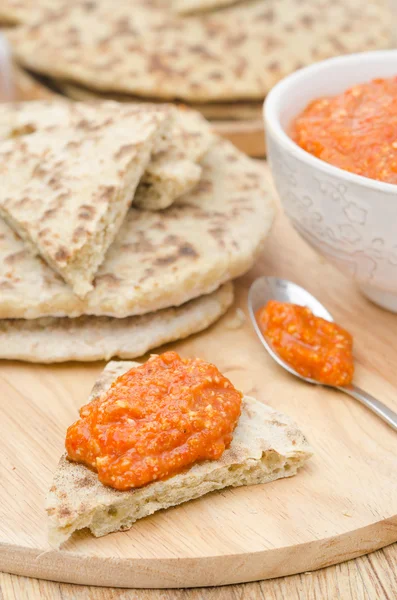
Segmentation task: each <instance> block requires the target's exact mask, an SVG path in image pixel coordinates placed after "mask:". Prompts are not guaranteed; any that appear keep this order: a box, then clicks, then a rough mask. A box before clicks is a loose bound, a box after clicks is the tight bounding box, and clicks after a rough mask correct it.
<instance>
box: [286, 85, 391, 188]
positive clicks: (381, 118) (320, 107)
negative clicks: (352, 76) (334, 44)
mask: <svg viewBox="0 0 397 600" xmlns="http://www.w3.org/2000/svg"><path fill="white" fill-rule="evenodd" d="M291 133H292V138H293V139H294V141H295V142H296V143H297V144H298V145H299V146H300V147H301V148H303V149H304V150H306V151H307V152H310V154H313V156H316V157H317V158H320V159H321V160H324V161H325V162H328V163H330V164H331V165H334V166H336V167H340V168H341V169H344V170H345V171H350V172H351V173H356V174H357V175H362V176H364V177H369V178H371V179H378V180H379V181H385V182H387V183H397V77H393V78H391V79H374V80H373V81H371V82H370V83H363V84H360V85H355V86H354V87H352V88H350V89H348V90H347V91H346V92H344V93H343V94H339V95H338V96H334V97H325V98H319V99H318V100H314V101H313V102H311V103H310V104H309V105H308V106H307V108H305V110H304V111H303V113H302V114H301V115H300V116H299V117H298V118H297V119H296V120H295V122H294V125H293V128H292V132H291Z"/></svg>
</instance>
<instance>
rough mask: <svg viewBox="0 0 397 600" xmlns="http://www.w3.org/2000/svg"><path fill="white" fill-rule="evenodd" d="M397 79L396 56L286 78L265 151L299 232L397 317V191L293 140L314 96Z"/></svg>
mask: <svg viewBox="0 0 397 600" xmlns="http://www.w3.org/2000/svg"><path fill="white" fill-rule="evenodd" d="M394 75H397V50H386V51H379V52H365V53H361V54H351V55H349V56H341V57H338V58H333V59H330V60H325V61H322V62H320V63H317V64H315V65H312V66H310V67H306V68H304V69H301V70H300V71H297V72H296V73H294V74H292V75H290V76H288V77H286V78H285V79H283V80H282V81H281V82H280V83H279V84H278V85H276V86H275V87H274V88H273V90H272V91H271V92H270V94H269V95H268V97H267V99H266V102H265V106H264V118H265V129H266V138H267V152H268V157H269V162H270V167H271V170H272V174H273V178H274V181H275V184H276V187H277V191H278V193H279V195H280V197H281V200H282V203H283V205H284V208H285V210H286V212H287V214H288V216H289V217H290V219H291V221H292V223H293V225H294V226H295V228H296V229H297V230H298V231H299V233H300V234H301V235H302V236H303V237H304V238H305V239H306V240H307V241H308V242H309V243H310V244H311V245H312V246H313V247H314V248H316V249H317V250H318V251H319V252H320V253H321V254H323V255H324V256H325V257H326V258H327V259H329V260H330V261H331V262H332V263H334V264H335V265H336V266H337V267H339V268H340V270H341V271H343V272H345V273H346V274H349V275H351V276H352V277H353V278H354V279H355V281H356V282H357V283H358V285H359V286H360V288H361V290H362V292H363V293H364V294H365V295H366V296H367V297H368V298H370V299H371V300H372V301H373V302H376V303H377V304H379V305H380V306H382V307H384V308H387V309H389V310H392V311H394V312H397V185H394V184H390V183H382V182H379V181H374V180H372V179H367V178H366V177H361V176H360V175H355V174H352V173H348V172H347V171H343V170H342V169H339V168H338V167H334V166H332V165H329V164H328V163H326V162H324V161H322V160H320V159H318V158H315V157H314V156H312V155H311V154H309V153H308V152H305V150H302V148H300V147H299V146H298V145H297V144H295V142H293V141H292V139H291V138H290V137H289V135H288V130H289V126H290V124H291V122H292V121H293V119H294V118H295V117H296V116H297V115H298V114H299V113H300V112H301V111H302V110H303V109H304V108H305V107H306V106H307V104H308V103H309V102H310V101H311V100H314V99H316V98H319V97H321V96H327V95H335V94H339V93H341V92H343V91H344V90H346V89H348V88H349V87H351V86H352V85H355V84H357V83H363V82H366V81H371V80H372V79H374V78H376V77H392V76H394Z"/></svg>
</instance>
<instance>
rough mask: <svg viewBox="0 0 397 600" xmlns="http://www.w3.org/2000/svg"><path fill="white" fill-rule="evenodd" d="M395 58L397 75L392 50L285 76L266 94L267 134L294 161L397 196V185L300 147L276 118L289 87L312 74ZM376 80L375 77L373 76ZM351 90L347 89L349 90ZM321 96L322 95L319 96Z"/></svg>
mask: <svg viewBox="0 0 397 600" xmlns="http://www.w3.org/2000/svg"><path fill="white" fill-rule="evenodd" d="M392 58H394V59H395V61H396V75H397V49H395V50H394V49H391V50H373V51H370V52H356V53H354V54H347V55H344V56H337V57H334V58H328V59H326V60H322V61H319V62H317V63H315V64H313V65H309V66H307V67H303V68H302V69H299V70H298V71H295V72H294V73H291V74H290V75H287V76H286V77H284V78H283V79H282V80H281V81H280V82H279V83H277V84H276V85H275V86H274V88H273V89H272V90H271V91H270V92H269V94H268V95H267V97H266V99H265V101H264V103H263V117H264V121H265V132H266V135H267V134H268V133H269V132H271V133H272V134H273V136H274V137H275V138H276V139H277V141H278V142H279V143H280V144H281V145H282V146H283V147H284V149H285V150H286V151H288V152H289V153H290V154H292V155H294V157H295V158H297V159H298V160H301V161H303V162H305V163H306V164H308V165H309V166H311V167H313V168H314V169H317V170H320V171H322V172H325V173H327V174H328V175H331V176H334V177H337V178H341V179H343V180H345V181H347V182H351V183H355V184H356V185H361V186H364V187H366V188H369V189H372V190H374V191H377V192H380V191H381V192H385V193H387V194H394V195H395V194H397V184H394V183H387V182H385V181H378V180H376V179H370V178H369V177H364V176H363V175H357V174H356V173H350V172H349V171H345V170H344V169H341V168H340V167H336V166H334V165H331V164H330V163H327V162H325V161H323V160H321V158H317V157H316V156H313V155H312V154H310V153H309V152H307V151H306V150H304V149H303V148H301V147H300V146H298V144H297V143H296V142H294V140H293V139H292V138H291V137H290V136H289V135H288V134H287V133H286V132H285V131H284V129H283V128H282V126H281V123H280V120H279V118H278V116H277V109H278V105H279V102H280V100H281V98H282V97H283V96H284V95H285V94H286V93H288V91H289V88H290V87H291V86H292V85H294V84H296V83H298V82H299V80H300V79H301V78H302V77H306V76H308V75H309V76H310V75H313V76H315V75H316V74H317V73H319V72H320V71H322V70H323V69H327V68H328V67H332V66H334V65H341V66H342V67H343V65H346V64H354V63H356V62H358V61H360V62H361V61H365V60H366V61H368V62H370V63H373V62H375V60H374V59H376V60H377V61H382V60H385V59H387V60H390V59H392ZM372 78H374V77H372ZM346 89H348V88H346ZM319 97H320V96H319Z"/></svg>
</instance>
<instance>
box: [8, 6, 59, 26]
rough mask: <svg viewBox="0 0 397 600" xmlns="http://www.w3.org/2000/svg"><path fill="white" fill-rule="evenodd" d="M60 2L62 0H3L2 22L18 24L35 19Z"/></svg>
mask: <svg viewBox="0 0 397 600" xmlns="http://www.w3.org/2000/svg"><path fill="white" fill-rule="evenodd" d="M59 3H60V0H1V3H0V24H1V25H17V24H18V23H27V22H30V21H33V20H35V19H37V18H39V17H40V16H41V15H42V14H43V13H46V12H47V11H48V10H49V9H54V8H55V7H56V6H57V4H59Z"/></svg>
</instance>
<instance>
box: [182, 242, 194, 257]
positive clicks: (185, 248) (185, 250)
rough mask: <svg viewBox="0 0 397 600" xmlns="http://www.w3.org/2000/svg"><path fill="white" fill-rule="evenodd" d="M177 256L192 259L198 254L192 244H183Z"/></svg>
mask: <svg viewBox="0 0 397 600" xmlns="http://www.w3.org/2000/svg"><path fill="white" fill-rule="evenodd" d="M178 254H179V255H180V256H191V257H192V258H197V257H198V252H197V251H196V250H195V248H194V247H193V246H192V244H189V243H188V242H185V243H184V244H182V245H181V246H180V247H179V250H178Z"/></svg>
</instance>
